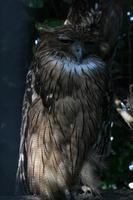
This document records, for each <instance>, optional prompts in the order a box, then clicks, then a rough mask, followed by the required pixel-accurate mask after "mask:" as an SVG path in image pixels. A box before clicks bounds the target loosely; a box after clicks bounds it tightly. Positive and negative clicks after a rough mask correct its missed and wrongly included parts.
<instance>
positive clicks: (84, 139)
mask: <svg viewBox="0 0 133 200" xmlns="http://www.w3.org/2000/svg"><path fill="white" fill-rule="evenodd" d="M102 36H103V35H102V34H101V31H100V29H99V25H98V26H95V27H92V26H87V27H84V26H79V25H78V26H76V25H74V26H72V25H66V26H62V27H59V28H54V29H51V28H49V29H47V30H45V31H44V34H43V35H42V38H41V41H40V44H39V45H38V48H37V51H36V54H35V58H34V61H33V63H32V67H31V69H30V70H29V73H28V75H27V84H26V85H27V88H26V92H25V97H24V106H23V120H22V126H21V143H20V157H19V165H18V173H17V178H18V182H19V183H22V186H23V189H24V191H25V192H28V193H30V194H39V195H41V196H42V197H43V198H44V199H53V200H54V199H69V198H72V196H73V197H74V195H75V196H76V195H78V190H79V189H80V188H81V187H82V186H83V185H86V186H87V187H89V188H90V190H91V191H94V193H97V186H96V185H97V184H96V181H95V177H94V172H93V171H94V169H95V164H96V163H97V162H100V160H101V158H102V157H104V152H105V151H106V147H107V146H106V144H105V143H106V141H109V135H108V136H107V133H106V137H105V132H102V131H101V130H102V129H104V128H106V127H107V121H108V116H109V110H108V107H109V106H108V105H109V101H110V99H109V72H108V65H107V62H106V61H105V60H106V54H103V52H102V51H103V49H102V48H101V45H102V44H103V40H102ZM104 44H105V41H104ZM101 138H102V139H101Z"/></svg>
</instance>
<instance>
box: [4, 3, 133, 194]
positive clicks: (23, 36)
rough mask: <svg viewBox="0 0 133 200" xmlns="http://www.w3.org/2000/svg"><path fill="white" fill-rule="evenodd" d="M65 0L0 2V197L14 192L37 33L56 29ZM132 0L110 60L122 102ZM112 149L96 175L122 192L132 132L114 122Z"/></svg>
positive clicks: (132, 30)
mask: <svg viewBox="0 0 133 200" xmlns="http://www.w3.org/2000/svg"><path fill="white" fill-rule="evenodd" d="M70 5H71V0H44V1H43V0H1V1H0V195H11V194H13V193H14V188H15V175H16V169H17V160H18V149H19V139H20V138H19V132H20V123H21V108H22V100H23V94H24V87H25V76H26V73H27V70H28V67H29V65H30V61H31V59H32V55H33V45H34V41H35V40H36V39H37V37H38V33H37V30H36V29H35V27H37V28H38V29H41V28H42V26H45V25H49V26H57V25H60V24H61V23H62V22H63V20H64V19H65V18H66V16H67V12H68V9H69V6H70ZM132 65H133V2H132V0H127V1H126V2H125V4H124V21H123V26H122V29H121V34H120V37H119V41H118V47H117V53H116V56H115V59H114V62H113V71H112V73H113V77H114V85H115V90H116V91H115V92H116V94H117V95H118V97H119V98H120V99H121V100H124V99H126V98H127V95H128V86H129V84H131V83H133V67H132ZM112 140H113V142H112V150H111V155H110V157H109V159H108V161H107V169H105V170H104V173H103V174H102V181H101V186H102V188H105V189H106V188H128V187H129V183H131V182H133V153H132V152H133V131H131V130H129V129H128V127H127V126H126V124H124V122H121V121H119V120H118V119H116V118H114V126H113V128H112Z"/></svg>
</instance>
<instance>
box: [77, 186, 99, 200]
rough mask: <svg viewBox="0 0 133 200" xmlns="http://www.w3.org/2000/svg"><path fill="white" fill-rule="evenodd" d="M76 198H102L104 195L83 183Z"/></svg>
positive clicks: (96, 199) (78, 199)
mask: <svg viewBox="0 0 133 200" xmlns="http://www.w3.org/2000/svg"><path fill="white" fill-rule="evenodd" d="M74 199H75V200H102V199H103V198H102V196H101V195H100V193H99V192H98V191H95V190H94V189H92V188H90V187H88V186H85V185H83V186H82V187H81V188H79V189H78V190H77V191H76V193H75V195H74Z"/></svg>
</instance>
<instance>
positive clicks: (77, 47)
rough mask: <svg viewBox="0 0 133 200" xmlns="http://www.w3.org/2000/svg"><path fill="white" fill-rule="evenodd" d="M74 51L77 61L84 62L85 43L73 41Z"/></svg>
mask: <svg viewBox="0 0 133 200" xmlns="http://www.w3.org/2000/svg"><path fill="white" fill-rule="evenodd" d="M72 52H73V55H74V56H75V58H76V61H77V62H78V63H81V62H82V58H83V52H84V50H83V45H82V44H81V42H78V41H77V42H74V43H73V46H72Z"/></svg>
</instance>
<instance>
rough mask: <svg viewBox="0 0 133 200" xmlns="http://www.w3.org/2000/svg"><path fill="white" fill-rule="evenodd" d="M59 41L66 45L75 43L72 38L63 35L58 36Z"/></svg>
mask: <svg viewBox="0 0 133 200" xmlns="http://www.w3.org/2000/svg"><path fill="white" fill-rule="evenodd" d="M58 40H60V41H61V42H62V43H65V44H70V43H72V42H73V40H72V39H71V38H70V37H68V36H66V35H63V34H62V35H59V36H58Z"/></svg>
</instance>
